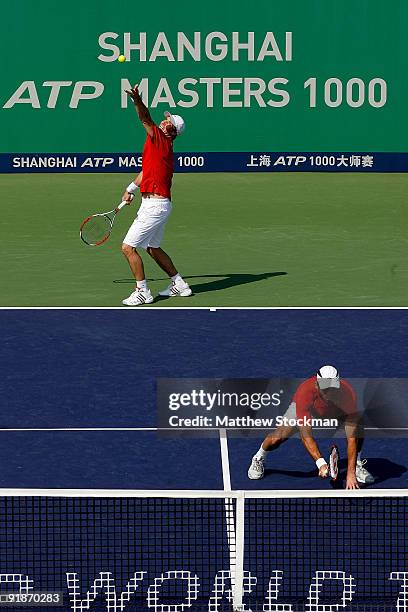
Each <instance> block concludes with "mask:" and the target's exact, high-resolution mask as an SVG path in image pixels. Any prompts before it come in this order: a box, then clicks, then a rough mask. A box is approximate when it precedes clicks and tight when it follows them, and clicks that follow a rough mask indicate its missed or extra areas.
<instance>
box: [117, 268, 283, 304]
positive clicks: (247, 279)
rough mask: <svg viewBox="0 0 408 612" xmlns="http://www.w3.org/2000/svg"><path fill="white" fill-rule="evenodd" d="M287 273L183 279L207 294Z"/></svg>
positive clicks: (125, 279)
mask: <svg viewBox="0 0 408 612" xmlns="http://www.w3.org/2000/svg"><path fill="white" fill-rule="evenodd" d="M286 274H287V272H263V273H262V274H202V275H196V276H184V277H183V278H184V279H185V280H186V281H187V282H188V283H189V285H190V286H191V288H192V290H193V294H197V293H205V292H207V291H220V290H221V289H230V288H231V287H236V286H239V285H246V284H248V283H256V282H258V281H262V280H267V279H268V278H273V277H274V276H286ZM196 278H197V279H198V278H200V279H217V280H208V281H204V282H201V283H197V284H196V283H191V282H190V281H191V280H194V279H196ZM147 280H149V281H159V280H162V281H165V282H166V281H167V282H169V279H168V278H149V279H147ZM113 282H114V283H134V282H135V281H134V279H133V278H120V279H117V280H114V281H113ZM160 299H164V300H165V299H167V298H166V297H164V296H160Z"/></svg>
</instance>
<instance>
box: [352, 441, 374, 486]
mask: <svg viewBox="0 0 408 612" xmlns="http://www.w3.org/2000/svg"><path fill="white" fill-rule="evenodd" d="M363 444H364V438H363V437H361V438H359V439H358V443H357V464H356V478H357V482H359V483H360V484H372V483H373V482H374V481H375V478H374V476H373V475H372V474H371V473H370V472H369V471H368V470H367V468H365V467H364V466H365V465H366V463H367V459H362V458H361V450H362V448H363Z"/></svg>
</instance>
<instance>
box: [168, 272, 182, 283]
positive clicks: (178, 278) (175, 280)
mask: <svg viewBox="0 0 408 612" xmlns="http://www.w3.org/2000/svg"><path fill="white" fill-rule="evenodd" d="M171 280H172V281H173V283H180V282H183V278H182V277H181V276H180V274H179V273H178V272H177V274H175V275H174V276H172V277H171Z"/></svg>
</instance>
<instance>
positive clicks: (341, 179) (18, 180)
mask: <svg viewBox="0 0 408 612" xmlns="http://www.w3.org/2000/svg"><path fill="white" fill-rule="evenodd" d="M131 178H132V175H131V174H130V175H129V176H128V175H126V174H94V175H85V174H82V175H81V174H42V175H39V174H36V175H34V174H31V175H30V174H24V175H0V199H1V202H2V222H1V228H2V229H1V233H2V239H1V250H2V256H1V264H2V277H3V283H2V285H3V286H2V291H1V297H0V305H1V306H97V307H101V306H121V301H122V299H123V298H125V297H127V296H128V295H129V293H130V292H131V291H132V288H133V284H134V283H133V281H132V277H131V274H130V271H129V269H128V267H127V263H126V261H125V259H124V258H123V255H122V254H121V250H120V246H121V240H122V238H123V236H124V234H125V232H126V229H127V227H128V226H129V225H130V223H131V221H132V220H133V218H134V215H135V213H136V209H137V207H136V206H134V205H133V206H132V207H129V208H125V209H124V210H123V211H121V212H120V213H119V215H118V217H117V221H116V224H115V226H114V230H113V234H112V236H111V238H110V240H109V241H108V242H107V243H105V244H104V245H102V246H100V247H87V246H85V245H84V244H83V243H82V242H81V240H80V238H79V231H78V230H79V226H80V223H81V221H82V219H83V218H84V217H85V216H87V215H88V214H89V213H91V212H100V211H104V210H109V209H110V208H113V207H114V205H116V204H117V202H118V201H120V197H121V194H122V193H123V190H124V188H125V187H126V185H127V184H128V182H129V181H130V180H131ZM407 193H408V175H404V174H338V173H333V174H329V173H327V174H323V173H320V174H315V173H280V174H274V173H265V174H177V175H175V178H174V188H173V205H174V208H173V213H172V215H171V217H170V220H169V223H168V226H167V229H166V234H165V239H164V242H163V245H162V246H163V248H164V249H165V250H166V251H167V252H168V253H169V254H170V255H171V257H172V258H173V259H174V262H175V264H176V267H178V269H179V270H180V272H181V273H182V275H183V276H184V277H185V278H186V279H187V280H188V282H189V283H190V285H191V286H192V288H193V291H194V295H193V296H192V297H191V298H167V299H166V298H164V299H163V298H162V299H158V300H156V301H155V302H154V303H153V304H152V305H149V306H145V307H144V308H154V307H155V306H166V307H167V306H170V307H171V306H189V307H194V306H238V307H241V306H408V259H407V256H408V253H407V246H408V238H407V218H408V206H407ZM144 257H145V262H146V273H147V277H148V279H150V280H149V285H150V288H151V290H152V292H153V294H157V292H158V291H159V290H160V289H162V288H163V287H165V286H166V285H167V279H166V278H165V275H164V273H163V272H162V271H161V270H160V269H158V268H157V267H156V264H155V263H154V262H153V261H151V260H150V259H149V257H148V256H147V255H146V254H145V253H144Z"/></svg>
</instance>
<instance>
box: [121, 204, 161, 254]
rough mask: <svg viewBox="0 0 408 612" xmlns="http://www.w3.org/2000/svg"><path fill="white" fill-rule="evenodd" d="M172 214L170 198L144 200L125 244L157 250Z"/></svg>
mask: <svg viewBox="0 0 408 612" xmlns="http://www.w3.org/2000/svg"><path fill="white" fill-rule="evenodd" d="M170 213H171V202H170V200H169V199H168V198H166V199H164V198H142V203H141V205H140V208H139V210H138V213H137V215H136V219H135V220H134V221H133V223H132V225H131V226H130V227H129V229H128V232H127V234H126V236H125V237H124V239H123V242H124V244H128V245H129V246H132V247H140V248H141V249H147V247H153V248H156V249H157V248H158V247H159V246H160V243H161V241H162V240H163V234H164V227H165V225H166V221H167V219H168V217H169V215H170Z"/></svg>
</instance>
